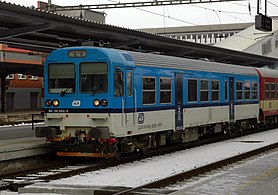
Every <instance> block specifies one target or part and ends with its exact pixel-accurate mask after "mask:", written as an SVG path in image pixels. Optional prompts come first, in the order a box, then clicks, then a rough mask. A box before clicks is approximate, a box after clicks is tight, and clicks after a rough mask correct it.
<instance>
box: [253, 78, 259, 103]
mask: <svg viewBox="0 0 278 195" xmlns="http://www.w3.org/2000/svg"><path fill="white" fill-rule="evenodd" d="M252 99H253V100H256V99H258V83H256V82H253V83H252Z"/></svg>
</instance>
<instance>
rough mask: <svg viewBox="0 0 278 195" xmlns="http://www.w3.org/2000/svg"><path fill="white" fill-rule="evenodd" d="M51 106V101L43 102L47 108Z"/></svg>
mask: <svg viewBox="0 0 278 195" xmlns="http://www.w3.org/2000/svg"><path fill="white" fill-rule="evenodd" d="M51 104H52V101H51V100H50V99H47V100H46V101H45V105H46V106H47V107H50V106H51Z"/></svg>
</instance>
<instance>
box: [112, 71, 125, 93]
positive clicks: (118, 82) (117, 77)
mask: <svg viewBox="0 0 278 195" xmlns="http://www.w3.org/2000/svg"><path fill="white" fill-rule="evenodd" d="M123 92H124V82H123V72H122V71H121V70H120V69H119V68H116V69H115V71H114V96H115V97H120V96H123Z"/></svg>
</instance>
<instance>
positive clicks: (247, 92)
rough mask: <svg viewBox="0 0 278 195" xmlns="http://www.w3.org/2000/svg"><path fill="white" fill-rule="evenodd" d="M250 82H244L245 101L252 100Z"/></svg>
mask: <svg viewBox="0 0 278 195" xmlns="http://www.w3.org/2000/svg"><path fill="white" fill-rule="evenodd" d="M250 88H251V86H250V81H244V99H245V100H250Z"/></svg>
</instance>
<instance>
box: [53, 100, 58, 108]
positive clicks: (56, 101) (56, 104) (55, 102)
mask: <svg viewBox="0 0 278 195" xmlns="http://www.w3.org/2000/svg"><path fill="white" fill-rule="evenodd" d="M52 104H53V106H55V107H57V106H59V101H58V100H56V99H55V100H53V102H52Z"/></svg>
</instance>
